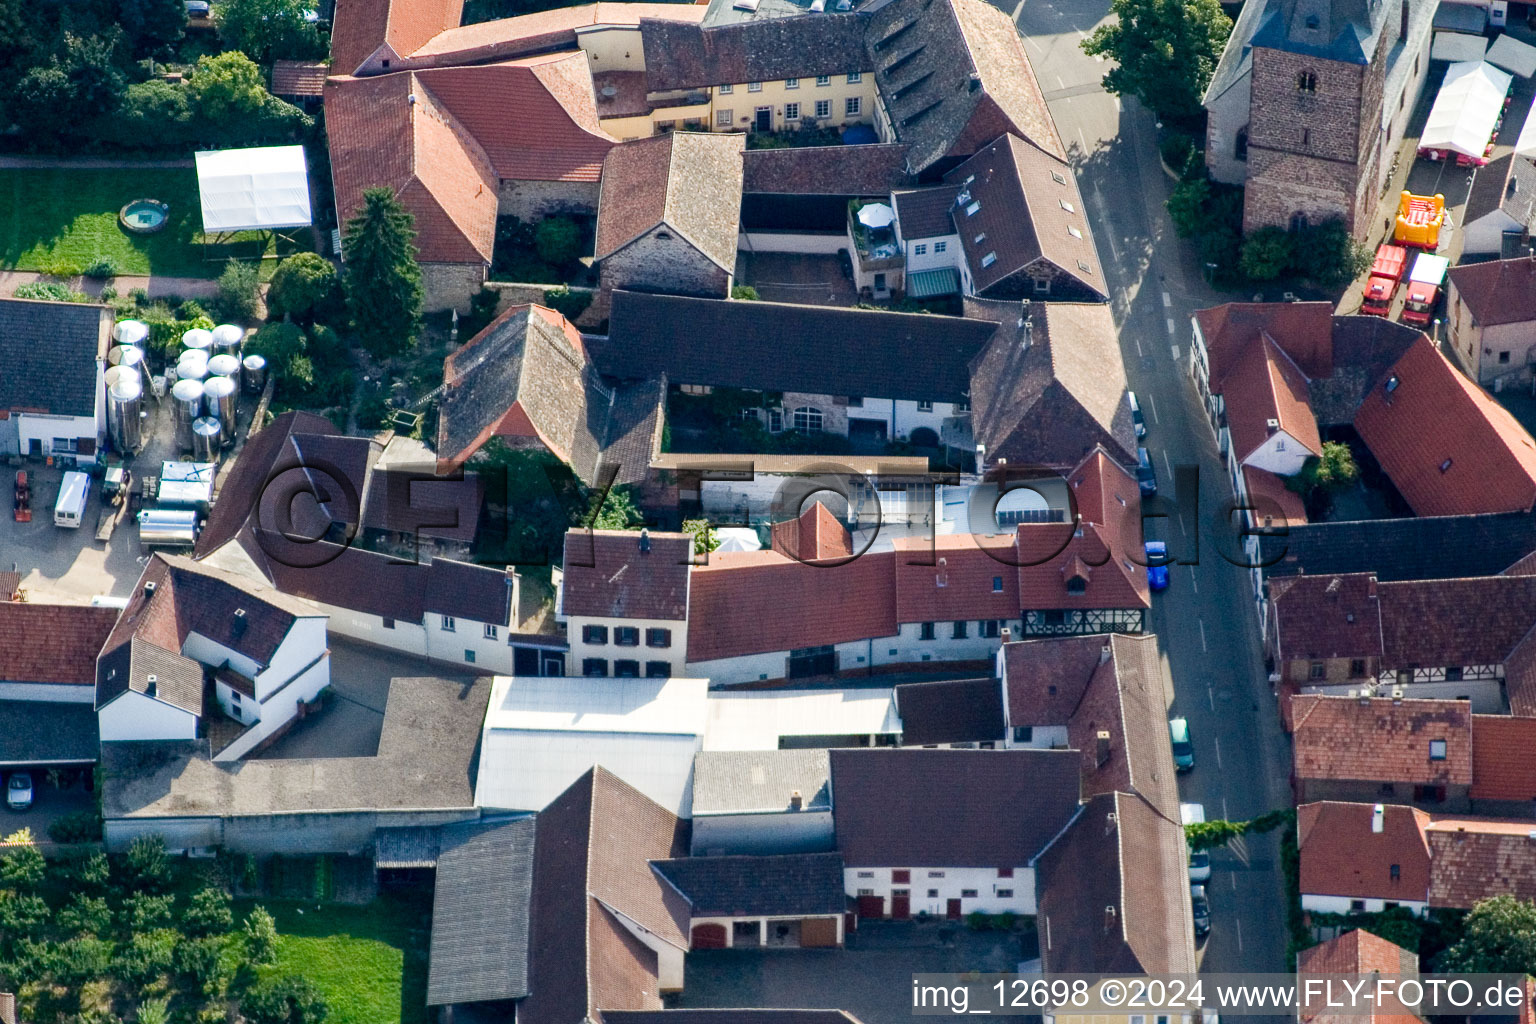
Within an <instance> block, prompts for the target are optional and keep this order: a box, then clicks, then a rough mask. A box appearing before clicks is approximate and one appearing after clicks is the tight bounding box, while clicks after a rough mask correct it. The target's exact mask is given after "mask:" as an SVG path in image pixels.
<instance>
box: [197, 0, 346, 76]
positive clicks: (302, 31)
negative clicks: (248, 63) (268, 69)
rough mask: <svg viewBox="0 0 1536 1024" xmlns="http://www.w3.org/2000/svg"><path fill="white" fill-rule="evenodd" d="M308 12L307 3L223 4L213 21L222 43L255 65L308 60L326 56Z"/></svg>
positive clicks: (235, 0)
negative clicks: (279, 61)
mask: <svg viewBox="0 0 1536 1024" xmlns="http://www.w3.org/2000/svg"><path fill="white" fill-rule="evenodd" d="M308 10H309V5H308V4H307V3H306V0H222V2H221V3H219V4H217V5H215V6H214V21H215V23H216V24H217V25H218V27H219V36H220V38H221V39H223V40H224V41H225V42H226V43H227V44H228V45H230V46H232V47H234V48H235V49H237V50H240V51H241V52H243V53H244V54H245V55H246V56H248V57H250V58H251V60H253V61H255V62H256V63H258V64H270V63H272V61H274V60H311V59H314V58H318V57H323V56H324V55H325V45H324V42H323V41H322V40H321V38H320V32H319V30H318V29H317V28H316V27H315V25H314V23H312V22H311V21H310V20H309V19H308V18H307V17H306V16H305V15H306V14H307V12H308ZM348 70H349V71H350V70H351V69H350V68H349V69H348Z"/></svg>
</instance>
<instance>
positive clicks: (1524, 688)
mask: <svg viewBox="0 0 1536 1024" xmlns="http://www.w3.org/2000/svg"><path fill="white" fill-rule="evenodd" d="M1504 693H1505V695H1506V696H1508V697H1509V713H1510V714H1512V715H1520V716H1522V717H1527V716H1536V631H1533V633H1532V635H1530V636H1527V637H1526V638H1525V639H1524V640H1521V641H1520V642H1519V643H1518V644H1516V645H1515V649H1514V650H1512V651H1510V652H1509V657H1507V658H1505V659H1504Z"/></svg>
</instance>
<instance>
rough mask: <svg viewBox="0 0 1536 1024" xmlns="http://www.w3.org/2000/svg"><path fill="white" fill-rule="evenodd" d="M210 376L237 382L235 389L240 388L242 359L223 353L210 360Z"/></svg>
mask: <svg viewBox="0 0 1536 1024" xmlns="http://www.w3.org/2000/svg"><path fill="white" fill-rule="evenodd" d="M208 376H210V377H228V378H229V379H230V380H232V381H234V382H235V387H236V388H239V386H240V357H239V356H234V355H230V354H229V353H227V352H225V353H221V354H219V355H216V356H213V357H211V358H210V359H209V360H208Z"/></svg>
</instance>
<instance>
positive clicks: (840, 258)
mask: <svg viewBox="0 0 1536 1024" xmlns="http://www.w3.org/2000/svg"><path fill="white" fill-rule="evenodd" d="M837 265H838V266H839V267H841V268H842V271H843V276H844V277H845V278H847V279H848V280H850V281H852V280H853V257H852V256H849V255H848V250H847V249H839V250H837Z"/></svg>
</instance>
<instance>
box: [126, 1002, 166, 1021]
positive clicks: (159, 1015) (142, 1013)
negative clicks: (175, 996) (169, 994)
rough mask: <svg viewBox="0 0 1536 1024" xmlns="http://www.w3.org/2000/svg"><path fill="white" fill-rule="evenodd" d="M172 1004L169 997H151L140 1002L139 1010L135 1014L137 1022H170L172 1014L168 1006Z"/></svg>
mask: <svg viewBox="0 0 1536 1024" xmlns="http://www.w3.org/2000/svg"><path fill="white" fill-rule="evenodd" d="M169 1006H170V1000H168V999H151V1000H149V1001H148V1002H143V1003H140V1004H139V1012H138V1013H137V1014H136V1015H135V1016H134V1018H133V1019H134V1022H135V1024H170V1019H171V1018H170V1014H169V1013H168V1012H167V1008H168V1007H169Z"/></svg>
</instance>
